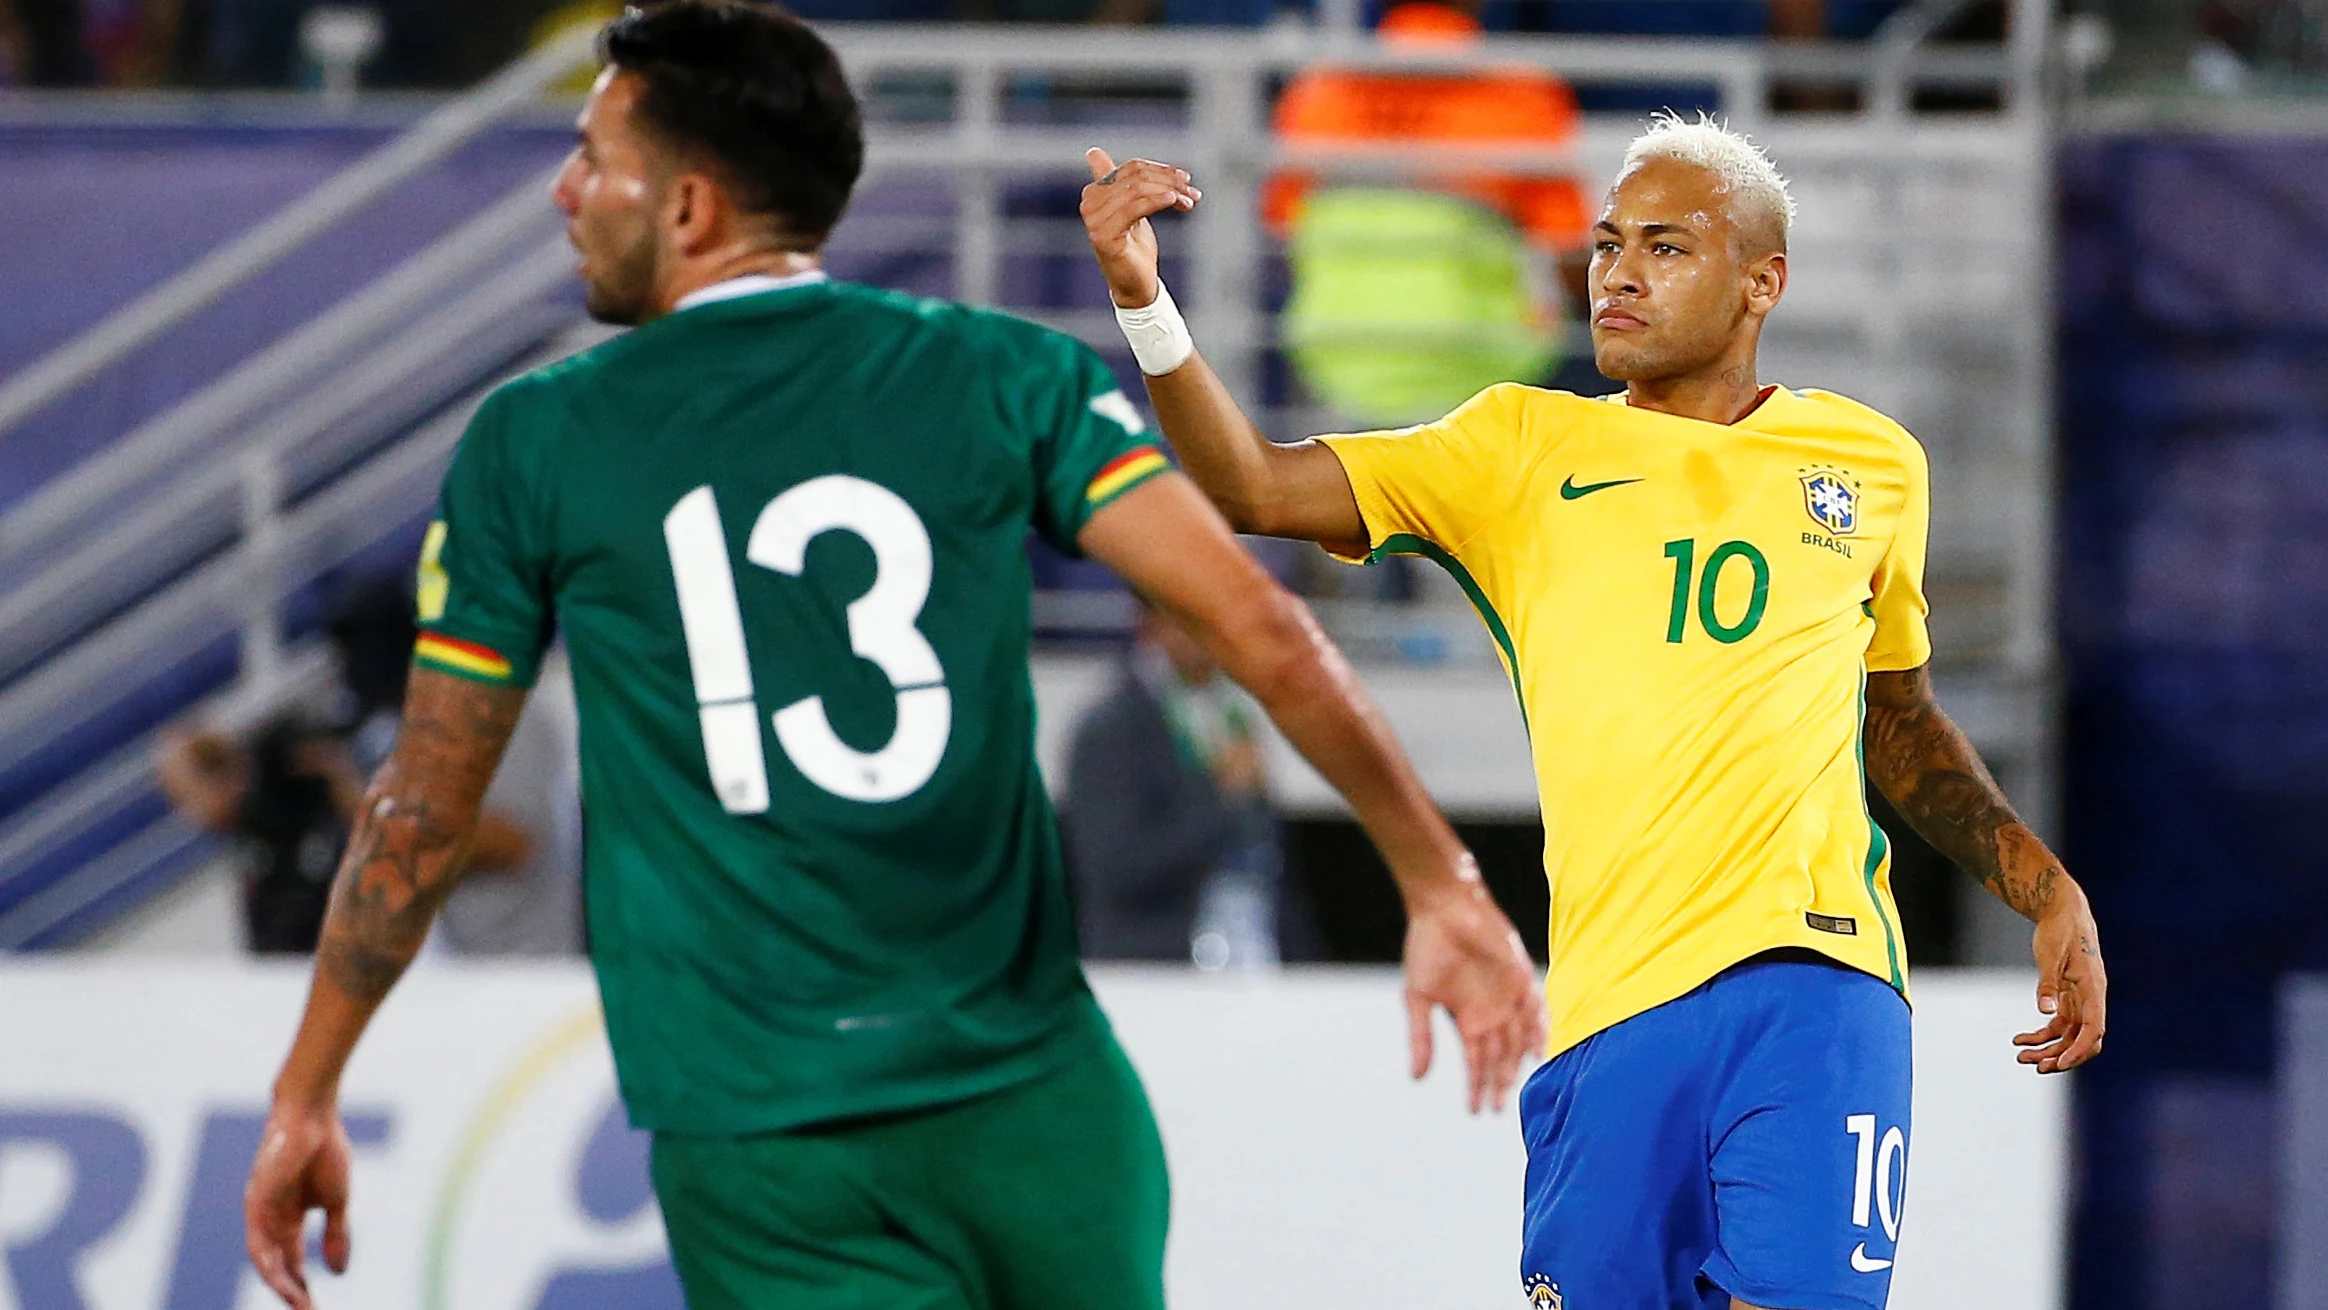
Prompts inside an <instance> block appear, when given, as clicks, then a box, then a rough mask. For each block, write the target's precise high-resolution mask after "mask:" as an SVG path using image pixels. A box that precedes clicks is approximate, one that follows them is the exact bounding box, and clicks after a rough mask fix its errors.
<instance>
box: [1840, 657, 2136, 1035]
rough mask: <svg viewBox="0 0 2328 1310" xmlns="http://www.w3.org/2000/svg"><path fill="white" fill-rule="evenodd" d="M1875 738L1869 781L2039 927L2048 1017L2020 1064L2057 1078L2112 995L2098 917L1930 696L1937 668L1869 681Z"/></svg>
mask: <svg viewBox="0 0 2328 1310" xmlns="http://www.w3.org/2000/svg"><path fill="white" fill-rule="evenodd" d="M1866 740H1867V772H1868V776H1869V777H1871V778H1873V779H1874V780H1875V785H1876V786H1877V787H1879V788H1881V789H1882V791H1883V794H1884V798H1885V799H1886V800H1889V801H1890V802H1891V803H1892V808H1893V809H1896V810H1898V811H1899V812H1900V817H1902V818H1904V819H1906V820H1907V821H1908V823H1909V825H1910V826H1911V827H1913V828H1914V829H1915V830H1916V833H1917V835H1919V836H1921V837H1922V838H1923V839H1924V840H1925V841H1927V842H1930V843H1931V844H1932V847H1933V849H1935V850H1937V851H1939V852H1940V853H1941V854H1942V855H1945V856H1947V857H1948V858H1949V859H1951V860H1954V861H1955V862H1956V864H1957V865H1958V866H1959V867H1961V868H1963V869H1964V870H1966V871H1967V872H1969V873H1971V874H1972V875H1973V876H1974V877H1976V878H1979V879H1980V880H1981V882H1982V883H1983V884H1984V885H1986V886H1987V887H1988V889H1989V890H1990V891H1991V892H1993V893H1995V895H1996V897H1997V899H1998V900H2001V901H2003V902H2004V903H2005V904H2007V905H2010V906H2012V907H2013V908H2014V909H2015V910H2018V911H2020V913H2021V914H2022V916H2023V917H2025V918H2027V919H2029V920H2030V921H2031V922H2033V923H2035V924H2036V925H2037V934H2036V939H2035V943H2034V950H2035V953H2036V956H2037V974H2038V978H2037V1008H2038V1009H2039V1010H2040V1011H2042V1012H2044V1013H2045V1014H2046V1015H2047V1016H2049V1018H2048V1021H2047V1023H2046V1024H2045V1026H2044V1027H2042V1028H2040V1029H2038V1030H2037V1031H2035V1032H2030V1033H2023V1034H2021V1035H2020V1036H2019V1037H2016V1038H2014V1039H2013V1041H2014V1044H2015V1045H2017V1046H2020V1047H2023V1048H2024V1049H2023V1050H2022V1052H2021V1056H2020V1059H2021V1063H2023V1064H2033V1065H2035V1066H2037V1071H2038V1072H2039V1073H2059V1072H2061V1071H2062V1070H2064V1069H2074V1068H2076V1067H2077V1066H2078V1065H2081V1064H2084V1063H2085V1062H2086V1061H2087V1060H2090V1059H2092V1058H2093V1057H2094V1056H2095V1055H2096V1054H2098V1053H2100V1051H2101V1049H2102V1033H2103V1030H2104V1028H2105V1026H2106V1021H2107V1017H2108V990H2109V982H2108V978H2107V976H2106V975H2105V974H2104V973H2103V971H2102V952H2101V944H2100V941H2101V938H2100V934H2099V933H2098V932H2097V931H2096V930H2095V927H2094V915H2093V910H2092V908H2091V907H2090V906H2088V905H2087V904H2086V895H2085V891H2084V889H2083V888H2080V887H2079V886H2078V885H2077V881H2076V880H2075V879H2073V878H2071V877H2070V876H2069V874H2068V872H2067V871H2066V870H2064V869H2063V868H2062V867H2061V861H2059V860H2057V859H2055V858H2054V857H2053V852H2052V851H2050V850H2047V849H2046V848H2045V843H2044V842H2042V841H2039V840H2038V839H2037V834H2036V833H2034V832H2031V831H2030V830H2029V826H2028V825H2027V824H2025V823H2023V822H2021V817H2020V816H2019V815H2017V814H2015V813H2013V807H2012V806H2011V805H2010V804H2009V803H2007V802H2006V800H2005V795H2004V793H2003V792H2002V791H2000V790H1999V789H1998V787H1997V783H1996V779H1994V778H1992V777H1990V776H1989V771H1988V767H1987V766H1986V765H1984V764H1982V763H1981V761H1980V756H1979V755H1978V754H1976V753H1974V751H1973V749H1972V743H1971V742H1969V741H1967V740H1965V737H1964V733H1963V732H1962V731H1960V730H1959V729H1958V728H1957V726H1956V724H1955V723H1954V722H1952V721H1951V720H1950V719H1949V717H1948V715H1947V714H1946V712H1944V711H1943V710H1941V708H1940V706H1939V704H1938V703H1937V702H1936V701H1934V700H1933V698H1932V678H1931V673H1930V670H1929V669H1928V668H1915V669H1909V670H1908V671H1906V672H1904V673H1871V674H1869V675H1868V677H1867V738H1866Z"/></svg>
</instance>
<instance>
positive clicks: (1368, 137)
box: [1261, 3, 1591, 250]
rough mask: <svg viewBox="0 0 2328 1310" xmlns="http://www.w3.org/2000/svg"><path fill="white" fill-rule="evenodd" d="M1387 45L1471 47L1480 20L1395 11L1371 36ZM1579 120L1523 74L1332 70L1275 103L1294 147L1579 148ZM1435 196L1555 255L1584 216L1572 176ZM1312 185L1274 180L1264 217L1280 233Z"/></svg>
mask: <svg viewBox="0 0 2328 1310" xmlns="http://www.w3.org/2000/svg"><path fill="white" fill-rule="evenodd" d="M1378 30H1379V32H1380V34H1381V36H1382V39H1383V40H1385V41H1388V42H1393V43H1410V44H1421V43H1457V44H1461V43H1468V42H1471V41H1473V40H1476V39H1477V38H1478V36H1479V31H1480V28H1479V23H1478V20H1476V19H1474V18H1473V17H1471V15H1469V14H1467V13H1465V12H1463V11H1462V10H1460V9H1457V8H1454V7H1453V6H1450V5H1443V4H1431V3H1410V4H1402V5H1398V6H1397V7H1395V8H1393V9H1391V10H1390V12H1389V13H1387V14H1385V15H1383V19H1382V25H1381V27H1380V28H1379V29H1378ZM1578 125H1579V115H1578V112H1577V108H1576V95H1575V93H1574V92H1572V91H1570V90H1569V89H1568V84H1567V83H1566V82H1563V81H1561V80H1560V79H1559V78H1557V77H1555V76H1553V75H1552V74H1550V73H1547V72H1544V71H1543V70H1541V69H1535V68H1529V67H1525V66H1519V67H1512V68H1504V69H1498V70H1496V71H1493V72H1488V73H1480V74H1472V75H1465V76H1432V75H1428V74H1424V75H1416V74H1405V73H1359V72H1345V71H1339V70H1335V69H1330V68H1317V69H1310V70H1308V71H1305V72H1303V73H1301V74H1300V75H1298V76H1297V77H1295V78H1294V79H1293V82H1292V84H1291V85H1290V86H1288V87H1287V88H1286V90H1285V95H1284V97H1283V98H1282V99H1280V100H1279V101H1278V102H1277V113H1276V119H1275V126H1276V130H1277V134H1278V136H1279V137H1280V138H1281V139H1283V140H1285V141H1288V142H1294V143H1298V144H1301V145H1315V146H1330V145H1335V144H1348V145H1379V144H1384V143H1389V142H1447V143H1450V144H1463V145H1510V146H1560V145H1567V144H1570V143H1572V142H1573V141H1575V140H1576V136H1577V129H1578ZM1424 184H1425V185H1428V186H1431V187H1433V188H1434V189H1439V190H1444V191H1447V192H1449V193H1451V194H1455V195H1460V196H1464V197H1466V198H1469V199H1473V200H1477V201H1479V202H1481V203H1482V204H1485V205H1487V206H1489V207H1490V208H1493V209H1495V210H1496V211H1497V212H1499V213H1502V214H1504V215H1505V216H1507V217H1509V218H1510V219H1511V220H1512V221H1513V222H1514V223H1516V224H1517V225H1518V226H1519V228H1520V229H1521V230H1522V231H1523V232H1525V233H1527V234H1528V236H1529V238H1530V239H1531V240H1532V241H1534V242H1536V243H1537V244H1540V245H1543V246H1546V247H1549V248H1552V249H1554V250H1567V249H1573V248H1575V247H1577V246H1580V245H1582V244H1583V243H1584V238H1585V231H1586V229H1587V227H1589V226H1590V224H1591V216H1590V213H1591V211H1589V210H1588V209H1587V208H1586V206H1585V200H1584V193H1583V190H1582V188H1581V187H1579V186H1578V185H1577V182H1576V180H1575V179H1574V178H1568V177H1509V176H1497V175H1481V174H1468V175H1454V176H1447V177H1437V178H1430V179H1425V180H1424ZM1315 185H1317V179H1316V178H1315V177H1314V176H1313V175H1311V174H1309V173H1306V172H1302V171H1300V170H1287V171H1285V172H1281V173H1278V174H1277V175H1275V176H1273V177H1271V178H1270V179H1269V180H1268V182H1267V183H1266V184H1265V185H1264V186H1263V188H1262V193H1261V206H1262V215H1263V217H1264V218H1265V219H1266V220H1267V221H1268V223H1269V225H1270V227H1271V228H1272V229H1273V230H1275V231H1279V232H1282V231H1284V229H1285V228H1286V227H1287V226H1288V225H1289V224H1290V223H1291V222H1292V221H1293V219H1294V216H1295V215H1296V214H1297V213H1298V212H1299V210H1300V208H1301V203H1302V201H1303V199H1304V198H1305V197H1306V196H1307V195H1308V194H1309V192H1310V189H1311V188H1312V187H1314V186H1315Z"/></svg>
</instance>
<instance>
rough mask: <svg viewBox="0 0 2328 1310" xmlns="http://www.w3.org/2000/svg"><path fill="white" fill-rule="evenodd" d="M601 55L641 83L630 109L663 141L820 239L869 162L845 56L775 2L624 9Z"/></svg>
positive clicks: (754, 205) (753, 206)
mask: <svg viewBox="0 0 2328 1310" xmlns="http://www.w3.org/2000/svg"><path fill="white" fill-rule="evenodd" d="M599 51H600V54H601V57H602V58H603V59H604V60H605V61H606V62H607V63H609V64H612V65H613V66H615V67H616V68H619V69H621V70H622V71H624V72H626V73H633V74H636V75H637V76H638V78H639V79H640V81H641V82H642V83H644V92H643V94H642V95H641V96H640V97H639V101H638V110H637V112H638V115H639V118H640V120H641V122H642V125H643V126H644V127H646V129H647V130H648V131H649V132H650V133H653V134H655V135H658V136H660V137H661V138H662V139H663V140H664V141H665V142H666V143H667V144H669V145H671V146H673V147H676V148H677V149H680V150H683V151H695V152H700V153H701V154H702V155H703V156H704V157H705V162H707V163H709V164H711V165H712V166H713V167H714V168H715V169H716V170H717V171H718V172H719V173H720V174H721V178H720V180H721V181H722V182H723V183H724V184H726V186H727V187H728V190H729V194H730V195H731V196H733V197H734V199H735V202H736V204H737V205H738V206H739V207H741V208H743V209H745V210H747V211H749V212H752V213H756V214H768V215H772V216H774V217H775V218H776V219H777V221H778V222H779V223H780V224H781V225H782V228H783V231H784V234H785V235H786V236H788V237H794V238H800V239H805V240H806V241H808V242H810V243H812V244H821V243H822V242H823V241H824V239H825V237H826V235H827V234H829V233H830V232H831V231H832V230H833V225H834V224H836V223H838V222H840V220H841V211H842V210H844V209H846V208H848V205H849V191H850V188H852V187H854V186H855V185H856V184H857V174H858V173H859V172H861V171H862V170H863V168H864V166H865V129H864V124H863V123H862V122H861V121H860V120H859V118H858V115H857V97H856V96H855V95H854V94H853V93H851V92H850V90H849V80H848V78H847V77H846V76H845V75H844V74H843V73H842V72H841V61H840V59H839V58H838V57H837V56H835V55H834V54H833V50H832V47H831V46H828V45H826V44H825V43H824V40H823V38H821V37H819V36H817V34H816V33H814V32H812V31H810V30H809V29H808V27H807V25H806V24H804V23H802V22H801V21H800V20H799V19H797V18H794V17H793V16H792V15H791V14H788V13H786V12H784V10H782V9H780V8H778V7H776V6H775V5H771V4H745V3H738V2H736V0H675V2H674V3H667V4H656V5H651V6H649V7H647V8H644V9H630V10H626V11H625V12H624V13H623V16H622V17H620V18H618V19H616V20H614V21H613V22H611V23H609V24H607V25H606V30H605V31H604V32H603V33H601V34H600V36H599Z"/></svg>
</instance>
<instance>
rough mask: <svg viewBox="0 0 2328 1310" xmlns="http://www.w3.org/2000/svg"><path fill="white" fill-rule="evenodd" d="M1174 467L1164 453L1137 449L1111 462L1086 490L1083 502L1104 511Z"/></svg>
mask: <svg viewBox="0 0 2328 1310" xmlns="http://www.w3.org/2000/svg"><path fill="white" fill-rule="evenodd" d="M1171 467H1172V462H1171V461H1170V460H1168V459H1166V458H1164V452H1163V451H1161V450H1158V449H1156V448H1155V447H1154V446H1135V447H1133V448H1132V449H1130V450H1127V451H1125V452H1124V453H1123V454H1121V455H1118V456H1116V457H1115V458H1114V459H1111V460H1109V461H1108V462H1107V464H1106V466H1105V467H1103V468H1101V469H1100V471H1099V476H1097V477H1095V478H1093V479H1092V480H1091V485H1090V486H1089V487H1087V488H1085V490H1084V492H1083V498H1084V499H1085V500H1087V501H1089V502H1091V507H1092V508H1093V509H1099V508H1102V507H1104V506H1105V505H1106V504H1107V503H1108V502H1109V501H1112V500H1114V499H1115V498H1116V497H1118V496H1121V495H1122V494H1124V493H1125V492H1127V491H1130V490H1131V489H1132V488H1134V487H1136V486H1138V485H1140V484H1141V483H1143V482H1146V481H1147V480H1148V479H1150V478H1152V477H1154V476H1156V475H1157V474H1159V473H1162V472H1163V471H1164V470H1166V469H1168V468H1171Z"/></svg>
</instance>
